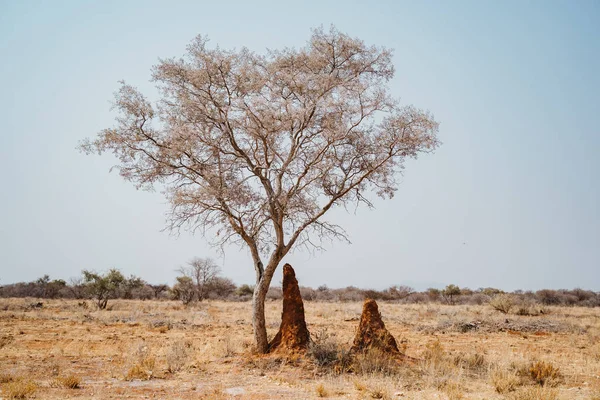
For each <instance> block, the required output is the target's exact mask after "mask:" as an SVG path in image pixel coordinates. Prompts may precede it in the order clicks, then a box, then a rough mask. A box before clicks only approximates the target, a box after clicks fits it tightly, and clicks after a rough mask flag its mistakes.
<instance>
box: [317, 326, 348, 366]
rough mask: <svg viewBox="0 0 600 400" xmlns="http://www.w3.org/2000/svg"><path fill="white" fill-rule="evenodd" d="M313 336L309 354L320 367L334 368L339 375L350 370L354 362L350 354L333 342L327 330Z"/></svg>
mask: <svg viewBox="0 0 600 400" xmlns="http://www.w3.org/2000/svg"><path fill="white" fill-rule="evenodd" d="M312 336H313V340H312V342H311V343H310V345H309V346H308V353H307V354H308V355H309V356H310V357H311V358H312V359H313V360H314V362H315V363H316V364H317V365H318V366H319V367H333V368H334V371H335V372H337V373H340V372H345V371H347V370H348V369H349V368H350V365H351V363H352V360H351V356H350V354H349V352H348V351H347V350H345V349H344V348H342V347H341V346H340V345H339V344H338V343H337V342H335V341H334V340H333V338H332V336H331V335H330V334H329V333H328V332H327V329H322V330H320V331H316V332H315V333H313V335H312Z"/></svg>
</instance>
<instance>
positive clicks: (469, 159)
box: [0, 0, 600, 290]
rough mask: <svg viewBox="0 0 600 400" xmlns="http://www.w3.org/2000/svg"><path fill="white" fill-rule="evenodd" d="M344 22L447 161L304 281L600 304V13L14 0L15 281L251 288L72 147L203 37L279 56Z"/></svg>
mask: <svg viewBox="0 0 600 400" xmlns="http://www.w3.org/2000/svg"><path fill="white" fill-rule="evenodd" d="M171 3H174V4H171ZM338 3H339V4H343V6H339V5H337V4H338ZM330 24H334V25H335V26H336V27H337V28H338V29H339V30H340V31H342V32H346V33H348V34H350V35H351V36H356V37H359V38H362V39H363V40H365V41H366V42H367V43H369V44H377V45H383V46H386V47H390V48H393V49H395V56H394V64H395V66H396V71H397V72H396V77H395V78H394V80H393V82H392V83H391V89H392V92H393V94H394V95H396V96H398V97H400V98H401V99H402V101H403V102H405V103H411V104H414V105H415V106H417V107H420V108H424V109H429V110H430V111H432V112H433V113H434V115H435V117H436V119H437V120H438V121H440V123H441V126H440V138H441V140H442V141H443V142H444V144H443V145H442V146H441V147H440V148H439V150H438V151H437V152H436V154H434V155H427V156H424V157H421V158H420V159H419V160H418V161H416V162H410V163H409V164H408V166H407V169H406V172H405V176H404V178H403V183H402V185H401V186H400V189H399V191H398V193H397V195H396V197H395V198H394V199H393V200H391V201H385V202H384V201H376V206H377V209H376V210H368V209H359V210H358V213H357V214H356V215H353V214H346V213H345V212H344V211H339V212H335V213H334V214H332V216H333V218H334V219H335V221H337V222H340V223H341V224H342V225H343V226H345V227H346V228H347V230H348V231H349V233H350V235H351V239H352V242H353V244H352V245H347V244H344V243H334V244H333V245H332V246H330V247H329V250H328V251H327V252H324V253H317V254H313V255H311V254H307V253H304V252H300V251H299V252H296V253H294V254H293V255H292V256H290V257H288V259H287V260H286V261H289V262H291V263H292V265H294V267H295V268H296V271H297V274H298V277H299V279H300V283H301V284H304V285H309V286H318V285H321V284H327V285H329V286H330V287H341V286H347V285H355V286H359V287H374V288H384V287H387V286H389V285H391V284H411V285H414V286H416V287H417V288H419V289H423V288H425V287H427V286H430V285H438V286H439V285H445V284H448V283H455V284H458V285H460V286H469V287H472V288H477V287H482V286H494V287H499V288H502V289H506V290H513V289H518V288H523V289H539V288H543V287H548V288H562V287H564V288H573V287H584V288H589V289H594V290H600V271H599V270H600V210H599V209H600V206H599V205H600V183H599V182H600V176H599V175H600V161H599V160H600V158H599V154H598V153H599V151H600V129H599V128H598V126H599V124H598V116H599V115H600V78H599V75H598V74H599V71H600V2H598V1H439V2H432V1H412V2H402V1H388V2H383V1H382V2H379V3H377V4H368V3H366V2H364V1H363V2H351V1H345V2H333V1H322V0H321V1H315V2H308V1H304V2H293V3H289V4H286V2H281V1H279V2H260V1H252V2H247V1H240V2H233V1H229V2H226V3H219V2H211V3H206V2H198V1H189V2H184V1H174V2H158V1H127V2H121V1H97V2H91V1H72V2H69V1H58V2H42V1H39V2H34V1H8V0H0V59H1V62H0V88H1V89H0V121H1V125H0V174H1V175H0V178H1V181H2V191H1V192H0V283H9V282H15V281H23V280H33V279H36V278H38V277H39V276H41V275H43V274H50V276H51V277H53V278H63V279H68V278H69V277H73V276H76V275H78V274H79V273H80V271H81V270H82V269H84V268H86V269H95V270H97V271H103V270H106V269H108V268H112V267H116V268H120V269H121V270H122V271H124V272H125V273H127V274H136V275H139V276H141V277H143V278H145V279H146V280H148V281H150V282H168V283H172V282H173V280H174V276H175V275H176V274H175V269H177V268H178V267H179V266H181V265H182V264H183V263H185V262H186V261H187V260H188V259H190V258H191V257H194V256H201V257H206V256H209V257H213V258H215V259H216V260H217V261H218V263H219V264H220V265H221V267H222V269H223V272H224V275H226V276H229V277H231V278H233V279H234V280H235V281H236V282H237V283H245V282H248V283H252V282H253V281H254V271H253V269H252V266H251V262H250V257H249V256H248V255H247V254H246V252H245V251H239V250H238V249H237V248H228V249H227V250H226V253H225V257H224V258H219V253H218V252H217V251H215V250H214V249H211V248H209V247H208V246H207V245H206V242H205V240H204V239H203V238H202V237H199V236H197V237H193V236H191V235H189V234H186V233H184V234H182V235H181V236H180V237H178V238H176V237H173V236H170V235H169V234H168V233H166V232H161V229H162V227H163V226H164V212H165V211H166V209H167V206H166V204H165V201H164V199H163V198H162V197H161V195H160V193H159V192H157V193H148V192H143V191H136V190H135V189H134V188H133V186H132V185H131V184H128V183H127V182H124V181H123V180H122V179H121V178H120V177H119V175H118V174H117V173H115V172H113V173H109V168H110V166H111V165H113V164H114V163H115V160H114V159H113V158H112V157H111V156H110V155H104V156H102V157H98V156H85V155H83V154H80V153H79V152H78V151H77V150H76V149H75V147H76V146H77V144H78V142H79V141H80V140H81V139H83V138H85V137H90V136H93V135H95V134H96V133H97V132H98V131H99V130H100V129H102V128H106V127H110V126H111V125H112V124H113V119H114V113H112V112H111V111H110V101H111V100H112V93H113V92H114V91H115V90H116V89H117V87H118V84H117V81H118V80H120V79H125V80H126V81H127V82H128V83H130V84H133V85H135V86H138V87H139V88H140V89H142V90H143V91H145V92H147V93H149V94H153V93H154V92H153V90H152V85H151V83H149V78H150V68H151V66H152V65H153V64H155V63H156V62H157V59H158V58H159V57H171V56H180V55H182V54H183V53H184V51H185V46H186V45H187V44H188V43H189V42H190V40H191V39H192V38H193V37H194V36H195V35H197V34H204V35H208V36H209V37H210V38H211V43H213V44H219V45H220V46H221V47H224V48H232V47H237V48H239V47H242V46H246V47H248V48H250V49H252V50H254V51H257V52H262V51H264V49H266V48H281V47H284V46H296V47H298V46H301V45H303V43H304V42H305V41H306V39H307V38H308V37H309V35H310V29H311V28H313V27H316V26H319V25H324V26H326V27H327V26H329V25H330ZM279 279H280V278H279V275H278V276H277V277H276V279H275V281H274V284H277V282H278V281H279Z"/></svg>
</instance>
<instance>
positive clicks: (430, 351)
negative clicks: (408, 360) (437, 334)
mask: <svg viewBox="0 0 600 400" xmlns="http://www.w3.org/2000/svg"><path fill="white" fill-rule="evenodd" d="M420 369H421V373H422V374H423V376H424V378H425V380H426V384H427V385H429V386H431V387H434V388H436V389H438V390H443V389H444V387H445V386H446V385H447V384H448V383H449V382H452V381H453V380H454V379H456V378H457V377H459V376H460V374H461V368H460V367H459V366H457V365H456V363H455V359H454V358H453V357H451V356H449V355H448V354H446V351H445V350H444V347H443V346H442V344H441V343H440V341H439V340H436V341H433V342H430V343H428V344H427V345H426V346H425V350H424V351H423V353H422V361H421V363H420Z"/></svg>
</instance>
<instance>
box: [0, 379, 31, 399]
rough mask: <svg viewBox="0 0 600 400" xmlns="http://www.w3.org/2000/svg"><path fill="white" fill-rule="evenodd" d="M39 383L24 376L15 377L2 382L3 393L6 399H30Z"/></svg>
mask: <svg viewBox="0 0 600 400" xmlns="http://www.w3.org/2000/svg"><path fill="white" fill-rule="evenodd" d="M37 388H38V385H37V384H36V383H35V382H34V381H32V380H30V379H25V378H22V377H18V378H13V379H11V380H10V381H8V382H5V383H3V384H2V395H3V396H4V397H5V398H6V399H28V398H30V397H32V396H33V395H34V393H35V392H36V391H37Z"/></svg>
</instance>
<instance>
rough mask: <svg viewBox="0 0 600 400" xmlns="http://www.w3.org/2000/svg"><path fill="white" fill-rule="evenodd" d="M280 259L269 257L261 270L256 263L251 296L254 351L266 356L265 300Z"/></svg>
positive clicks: (267, 346) (267, 344)
mask: <svg viewBox="0 0 600 400" xmlns="http://www.w3.org/2000/svg"><path fill="white" fill-rule="evenodd" d="M280 261H281V258H278V257H271V259H270V260H269V264H268V265H267V268H266V269H264V271H263V268H262V263H261V262H260V261H259V262H258V263H256V286H255V287H254V295H253V296H252V326H253V328H254V344H255V345H256V351H257V352H258V353H260V354H266V353H267V352H268V351H269V341H268V338H267V324H266V320H265V299H266V298H267V292H268V291H269V286H270V285H271V279H272V278H273V274H274V273H275V270H276V269H277V266H278V265H279V262H280Z"/></svg>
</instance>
